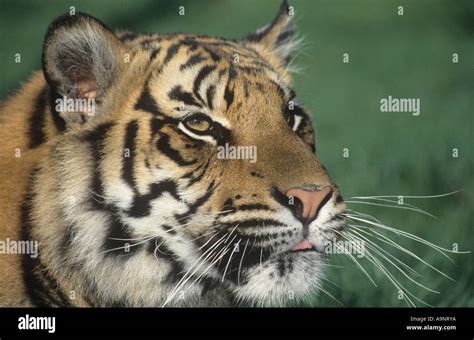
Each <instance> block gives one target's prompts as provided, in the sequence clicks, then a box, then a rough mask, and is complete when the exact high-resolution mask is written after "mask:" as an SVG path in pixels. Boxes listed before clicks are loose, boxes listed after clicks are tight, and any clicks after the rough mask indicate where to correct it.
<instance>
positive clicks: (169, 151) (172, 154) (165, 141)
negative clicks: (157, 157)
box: [156, 135, 197, 166]
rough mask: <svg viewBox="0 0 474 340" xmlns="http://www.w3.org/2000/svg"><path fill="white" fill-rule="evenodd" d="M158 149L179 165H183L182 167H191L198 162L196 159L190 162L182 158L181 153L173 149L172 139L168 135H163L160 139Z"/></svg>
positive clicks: (157, 144) (157, 143)
mask: <svg viewBox="0 0 474 340" xmlns="http://www.w3.org/2000/svg"><path fill="white" fill-rule="evenodd" d="M156 147H157V149H158V150H160V151H161V152H162V153H163V154H164V155H165V156H167V157H168V158H169V159H171V160H173V161H174V162H175V163H176V164H178V165H181V166H184V165H191V164H194V163H196V162H197V160H196V159H193V160H190V161H188V160H185V159H184V158H183V157H181V154H180V153H179V151H178V150H176V149H173V148H172V147H171V145H170V137H169V136H168V135H162V136H161V137H160V139H158V141H157V142H156Z"/></svg>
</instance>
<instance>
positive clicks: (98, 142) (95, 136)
mask: <svg viewBox="0 0 474 340" xmlns="http://www.w3.org/2000/svg"><path fill="white" fill-rule="evenodd" d="M111 128H112V123H103V124H101V125H99V126H97V127H96V128H95V129H94V130H93V131H89V132H88V133H87V134H85V135H84V136H83V137H82V138H83V140H84V141H87V142H89V143H90V151H91V153H92V157H93V162H94V163H93V169H94V173H93V175H92V183H91V189H90V190H91V192H92V195H93V196H92V197H91V199H90V203H91V205H92V207H93V208H94V209H97V210H102V209H104V207H105V202H104V201H103V196H104V193H103V187H102V174H101V172H100V163H101V161H102V148H103V144H104V141H105V139H106V137H107V134H108V132H109V131H110V129H111Z"/></svg>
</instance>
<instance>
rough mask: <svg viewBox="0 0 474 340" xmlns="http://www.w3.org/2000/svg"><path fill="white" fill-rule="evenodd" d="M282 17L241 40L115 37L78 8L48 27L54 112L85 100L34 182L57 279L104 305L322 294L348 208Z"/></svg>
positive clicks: (287, 11)
mask: <svg viewBox="0 0 474 340" xmlns="http://www.w3.org/2000/svg"><path fill="white" fill-rule="evenodd" d="M291 10H292V8H290V7H288V5H287V4H286V2H284V3H283V5H282V6H281V8H280V11H279V13H278V15H277V16H276V18H275V19H274V20H273V21H272V22H271V23H270V24H268V25H266V26H264V27H263V28H261V29H259V30H257V31H256V32H255V33H253V34H250V35H248V36H247V37H246V38H244V39H241V40H228V39H223V38H215V37H208V36H198V35H188V34H174V35H157V34H134V33H130V32H121V33H117V34H115V33H113V32H112V31H111V30H109V29H108V28H107V27H106V26H105V25H103V24H102V23H101V22H99V21H98V20H96V19H94V18H92V17H90V16H88V15H86V14H79V13H78V14H75V15H73V16H69V15H66V16H63V17H60V18H58V19H57V20H56V21H55V22H54V23H53V24H52V25H51V26H50V28H49V31H48V33H47V35H46V38H45V43H44V50H43V71H44V75H45V78H46V80H47V83H48V85H49V88H50V93H51V105H54V104H57V103H60V102H61V100H65V101H67V100H70V99H73V100H74V103H80V102H81V101H80V100H82V101H84V100H92V101H93V103H94V107H93V109H90V108H83V109H77V108H75V109H73V110H67V105H65V106H63V107H57V106H56V112H57V113H58V114H59V115H60V116H61V117H62V119H63V120H64V121H65V130H66V131H65V132H64V133H62V134H61V135H60V136H58V137H57V138H56V139H55V140H54V142H53V143H52V146H51V149H50V152H49V155H48V157H46V159H45V161H44V162H43V163H42V166H41V169H40V171H39V173H38V175H37V180H36V189H35V193H36V196H37V197H38V199H37V200H36V202H35V203H34V204H33V207H34V209H35V211H36V213H35V215H34V219H35V220H37V221H38V222H39V223H40V224H41V225H43V226H44V227H43V229H44V230H43V231H42V235H38V238H39V239H40V241H42V243H41V244H42V246H43V247H44V248H45V249H47V251H45V252H44V253H45V256H50V257H51V259H50V261H51V266H52V267H53V268H52V271H54V272H57V273H59V274H58V275H64V277H68V278H69V280H71V281H73V282H74V283H75V285H77V286H78V287H81V288H80V290H81V291H82V293H83V294H84V295H88V294H89V295H90V296H94V297H95V298H97V299H99V301H105V302H104V304H113V303H118V302H119V301H120V302H121V303H123V304H125V305H193V304H195V305H198V304H200V303H199V302H197V301H204V299H205V296H206V294H211V295H210V296H213V295H212V291H213V289H215V290H216V291H217V290H219V291H220V293H219V294H222V295H225V299H227V300H228V302H229V303H238V304H250V305H283V304H285V303H286V302H287V301H289V300H291V299H296V300H297V299H299V298H303V297H305V296H307V295H308V294H310V293H312V292H314V291H317V289H318V287H319V285H320V279H321V276H322V272H323V267H324V264H325V259H326V254H325V251H324V248H325V245H326V244H327V242H331V241H332V240H334V239H335V238H336V237H337V235H338V232H339V230H340V228H341V227H342V225H343V224H344V220H343V217H342V214H343V212H344V210H345V205H344V203H343V199H342V196H341V194H340V192H339V190H338V187H337V186H336V184H335V183H334V182H333V181H332V179H331V178H330V177H329V175H328V174H327V172H326V169H325V167H324V166H323V164H322V163H321V162H320V160H319V159H318V158H317V156H315V151H316V147H315V140H314V139H315V133H314V130H313V128H312V124H311V121H310V114H309V113H308V111H307V110H306V109H305V108H304V106H303V105H302V104H301V103H300V102H299V101H298V99H297V97H296V94H295V92H294V91H293V90H292V89H291V87H290V74H289V73H288V63H289V61H290V54H291V52H292V50H293V48H294V46H295V43H296V41H295V40H296V39H295V37H294V31H293V27H292V24H291V17H292V15H291V14H292V13H291ZM53 103H54V104H53ZM48 195H49V196H48ZM39 202H42V203H41V204H42V206H41V207H40V203H39ZM39 210H42V211H43V212H45V211H48V213H47V214H46V217H45V214H43V215H40V213H38V211H39ZM58 228H60V230H61V233H62V234H63V235H62V236H59V234H60V233H58ZM64 234H65V235H64ZM53 255H55V256H54V259H53ZM58 258H59V259H58ZM78 268H79V269H78ZM212 299H214V300H219V299H224V297H222V296H217V295H215V296H213V297H212ZM193 301H194V302H193ZM208 304H212V302H209V303H208Z"/></svg>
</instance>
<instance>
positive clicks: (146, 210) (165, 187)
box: [127, 180, 179, 217]
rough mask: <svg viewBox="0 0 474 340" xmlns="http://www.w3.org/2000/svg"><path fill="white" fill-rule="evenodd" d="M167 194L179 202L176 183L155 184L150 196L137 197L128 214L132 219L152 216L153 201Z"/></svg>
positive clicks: (169, 181)
mask: <svg viewBox="0 0 474 340" xmlns="http://www.w3.org/2000/svg"><path fill="white" fill-rule="evenodd" d="M165 192H167V193H169V194H170V195H171V196H173V197H174V198H175V199H176V200H179V196H178V193H177V187H176V183H175V182H173V181H171V180H166V181H163V182H159V183H153V184H152V185H150V189H149V192H148V194H146V195H138V194H137V195H135V197H134V199H133V203H132V207H131V208H130V209H129V210H128V212H127V214H128V215H129V216H130V217H144V216H148V215H150V209H151V206H150V203H151V201H152V200H154V199H156V198H158V197H160V196H161V195H162V194H163V193H165Z"/></svg>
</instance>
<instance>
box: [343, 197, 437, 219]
mask: <svg viewBox="0 0 474 340" xmlns="http://www.w3.org/2000/svg"><path fill="white" fill-rule="evenodd" d="M345 202H346V203H349V204H365V205H373V206H378V207H386V208H393V209H403V210H411V211H415V212H418V213H420V214H424V215H427V216H430V217H432V218H434V219H437V220H439V218H438V217H437V216H435V215H433V214H430V213H429V212H427V211H424V210H422V209H416V208H412V207H409V206H401V205H390V204H381V203H374V202H362V201H351V200H346V201H345ZM390 202H392V201H390Z"/></svg>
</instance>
